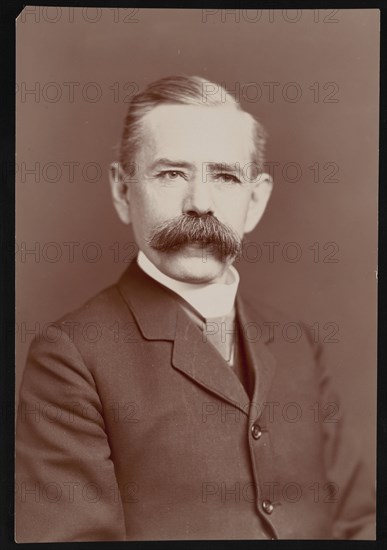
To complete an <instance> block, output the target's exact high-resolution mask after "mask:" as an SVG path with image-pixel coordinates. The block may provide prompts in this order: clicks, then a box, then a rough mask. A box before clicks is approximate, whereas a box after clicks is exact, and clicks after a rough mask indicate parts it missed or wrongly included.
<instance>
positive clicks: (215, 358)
mask: <svg viewBox="0 0 387 550" xmlns="http://www.w3.org/2000/svg"><path fill="white" fill-rule="evenodd" d="M118 289H119V291H120V293H121V295H122V296H123V298H124V300H125V301H126V302H127V304H128V306H129V308H130V310H131V311H132V314H133V315H134V317H135V319H136V321H137V324H138V326H139V328H140V330H141V332H142V334H143V336H144V338H145V339H147V340H170V341H173V342H174V344H173V355H172V366H173V367H174V368H176V369H177V370H179V371H180V372H182V373H183V374H185V375H186V376H188V377H189V378H191V379H192V380H193V381H194V382H195V383H196V384H199V385H200V386H202V387H204V388H205V389H206V390H207V391H210V392H211V393H213V394H216V395H217V396H218V397H220V398H221V399H223V400H225V401H227V402H228V403H231V404H232V405H234V406H235V407H237V408H239V409H240V410H241V411H243V412H244V413H245V414H246V415H248V409H249V407H248V405H249V397H248V395H247V393H246V391H245V389H244V387H243V385H242V384H241V382H240V380H239V379H238V377H237V376H236V375H235V374H234V372H232V370H231V369H230V368H229V366H228V365H227V363H226V362H225V360H224V359H223V357H222V356H221V355H220V353H219V352H218V351H217V350H216V349H215V348H214V347H213V346H212V345H211V344H210V343H209V342H207V341H205V338H204V337H203V332H202V330H201V329H200V328H199V327H198V326H196V324H195V323H194V322H193V321H192V319H190V317H189V316H188V314H187V313H186V312H185V311H184V310H183V308H182V307H181V306H180V305H179V303H178V300H177V299H176V295H175V294H174V293H173V292H172V291H170V290H169V289H167V288H166V287H164V286H163V285H161V284H159V283H158V282H157V281H155V280H154V279H152V278H151V277H149V276H148V275H147V274H146V273H144V272H143V271H142V269H141V268H140V267H139V266H138V265H137V262H136V261H133V262H132V263H131V264H130V266H129V267H128V269H127V270H126V271H125V272H124V274H123V275H122V277H121V279H120V280H119V282H118Z"/></svg>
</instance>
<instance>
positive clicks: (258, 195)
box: [245, 173, 273, 233]
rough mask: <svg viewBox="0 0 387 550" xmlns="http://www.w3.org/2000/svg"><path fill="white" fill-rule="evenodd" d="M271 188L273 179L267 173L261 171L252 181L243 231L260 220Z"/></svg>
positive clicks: (252, 227)
mask: <svg viewBox="0 0 387 550" xmlns="http://www.w3.org/2000/svg"><path fill="white" fill-rule="evenodd" d="M272 189H273V179H272V177H271V176H270V175H269V174H265V173H261V174H259V176H258V177H257V179H256V181H254V182H253V189H252V191H251V197H250V203H249V206H248V210H247V214H246V221H245V233H249V232H250V231H252V230H253V229H254V228H255V227H256V226H257V224H258V222H259V221H260V219H261V218H262V216H263V213H264V211H265V209H266V206H267V203H268V200H269V198H270V195H271V192H272Z"/></svg>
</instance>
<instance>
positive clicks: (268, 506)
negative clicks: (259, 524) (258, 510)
mask: <svg viewBox="0 0 387 550" xmlns="http://www.w3.org/2000/svg"><path fill="white" fill-rule="evenodd" d="M262 508H263V511H264V512H266V514H271V513H272V512H273V510H274V506H273V505H272V503H271V502H270V500H264V501H263V502H262Z"/></svg>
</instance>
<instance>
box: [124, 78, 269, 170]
mask: <svg viewBox="0 0 387 550" xmlns="http://www.w3.org/2000/svg"><path fill="white" fill-rule="evenodd" d="M210 90H211V93H210ZM162 104H170V105H174V104H175V105H200V106H208V107H213V106H219V105H225V104H228V105H231V106H234V107H235V108H236V109H237V110H239V111H241V112H245V111H243V109H242V108H241V107H240V105H239V103H238V102H237V101H236V99H235V98H234V97H233V96H232V95H231V94H230V93H229V92H228V91H227V90H226V89H225V88H224V87H222V86H220V85H219V84H216V83H214V82H211V81H210V80H206V79H205V78H201V77H200V76H167V77H164V78H161V79H159V80H156V81H155V82H152V83H151V84H149V85H148V86H147V87H146V88H145V90H143V91H142V92H139V93H137V94H136V95H135V96H134V97H133V99H132V101H131V103H130V105H129V109H128V113H127V115H126V118H125V122H124V131H123V135H122V140H121V148H120V164H121V166H122V168H123V169H124V171H125V172H126V174H128V175H130V176H133V175H134V173H135V162H134V158H135V155H136V152H137V151H138V149H139V147H140V145H141V140H142V133H141V130H142V124H141V122H142V118H143V117H144V115H146V114H147V113H148V112H149V111H150V110H152V109H153V108H154V107H157V106H158V105H162ZM249 117H250V118H251V122H252V126H253V127H252V130H253V146H254V158H253V162H255V163H256V164H257V165H258V167H259V168H260V169H261V168H262V166H263V162H264V148H265V143H266V131H265V129H264V128H263V126H262V125H261V124H260V123H259V122H258V121H257V120H256V119H255V118H254V117H253V116H252V115H250V114H249Z"/></svg>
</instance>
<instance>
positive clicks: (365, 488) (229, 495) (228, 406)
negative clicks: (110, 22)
mask: <svg viewBox="0 0 387 550" xmlns="http://www.w3.org/2000/svg"><path fill="white" fill-rule="evenodd" d="M237 315H238V319H239V323H240V326H241V327H242V332H243V333H244V334H245V338H244V345H245V352H246V358H247V364H248V367H249V368H250V369H251V370H252V373H253V379H254V395H253V398H252V401H251V402H250V400H249V397H248V395H247V393H246V391H245V389H244V387H243V386H242V384H241V383H240V381H239V379H238V378H237V377H236V375H235V374H234V373H233V372H232V371H231V370H230V369H229V368H228V367H227V365H226V364H225V362H224V360H223V359H222V357H221V356H220V354H219V353H218V352H217V350H216V349H215V348H214V347H212V345H211V344H209V343H208V342H206V341H205V338H204V337H203V333H202V332H201V330H200V329H199V328H198V327H197V326H196V325H195V324H194V323H193V321H192V320H191V319H190V318H189V316H188V315H187V313H186V312H184V310H183V309H182V308H181V306H180V305H179V303H178V301H177V300H176V299H175V295H174V294H173V293H172V292H171V291H169V290H167V289H165V288H164V287H162V286H161V285H160V284H158V283H157V282H155V281H154V280H153V279H151V278H150V277H148V276H147V275H146V274H145V273H143V272H142V271H141V270H140V268H139V267H138V266H137V264H136V263H132V264H131V265H130V266H129V267H128V269H127V271H126V272H125V273H124V275H123V276H122V277H121V279H120V280H119V282H118V284H117V285H114V286H112V287H110V288H108V289H106V290H104V291H103V292H101V293H100V294H98V295H97V296H96V297H94V298H93V299H91V300H90V301H89V302H88V303H86V304H85V305H84V306H83V307H81V308H80V309H79V310H78V311H76V312H75V313H73V314H70V315H67V316H65V317H64V318H62V319H61V320H60V321H59V322H58V323H57V324H56V327H57V328H56V329H55V328H54V327H53V328H52V330H50V331H46V334H45V337H41V338H37V339H36V340H35V341H34V342H33V344H32V346H31V349H30V353H29V357H28V361H27V366H26V369H25V373H24V376H23V382H22V389H21V396H20V404H19V411H18V424H17V456H16V458H17V465H16V474H17V477H16V539H17V540H18V541H19V542H26V541H88V540H126V539H127V540H158V539H159V540H160V539H261V538H280V539H298V538H300V539H318V538H374V523H373V501H374V499H373V495H372V492H371V494H370V488H369V484H367V481H366V477H365V476H364V472H363V466H362V464H361V462H359V460H358V459H357V455H356V452H354V451H353V448H352V446H351V442H350V441H348V439H347V435H348V431H347V430H346V429H344V424H343V422H344V421H343V419H342V416H341V411H340V410H337V408H336V404H337V403H338V401H337V398H336V396H335V395H334V393H332V392H331V389H330V385H329V379H328V376H327V373H326V370H325V368H324V366H323V364H322V363H321V361H320V360H319V353H320V351H319V349H318V348H317V349H315V347H314V345H312V344H311V342H310V339H308V338H307V337H305V335H306V332H304V333H303V336H302V338H300V339H299V340H298V341H297V342H294V343H289V341H286V340H285V339H284V338H282V337H281V338H276V337H275V338H274V339H269V340H268V338H267V335H268V333H269V331H268V330H265V331H263V335H262V337H257V335H258V332H259V327H260V328H263V327H264V326H266V327H267V326H268V325H264V323H272V322H279V323H281V324H282V323H286V319H283V318H282V317H280V316H279V315H278V314H277V313H276V312H273V311H270V310H264V309H263V308H262V310H261V309H260V311H259V313H257V312H256V311H255V310H254V309H253V308H252V307H251V306H250V305H249V304H248V303H245V302H244V301H243V300H242V299H241V298H240V297H239V296H238V298H237ZM265 335H266V337H265Z"/></svg>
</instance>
